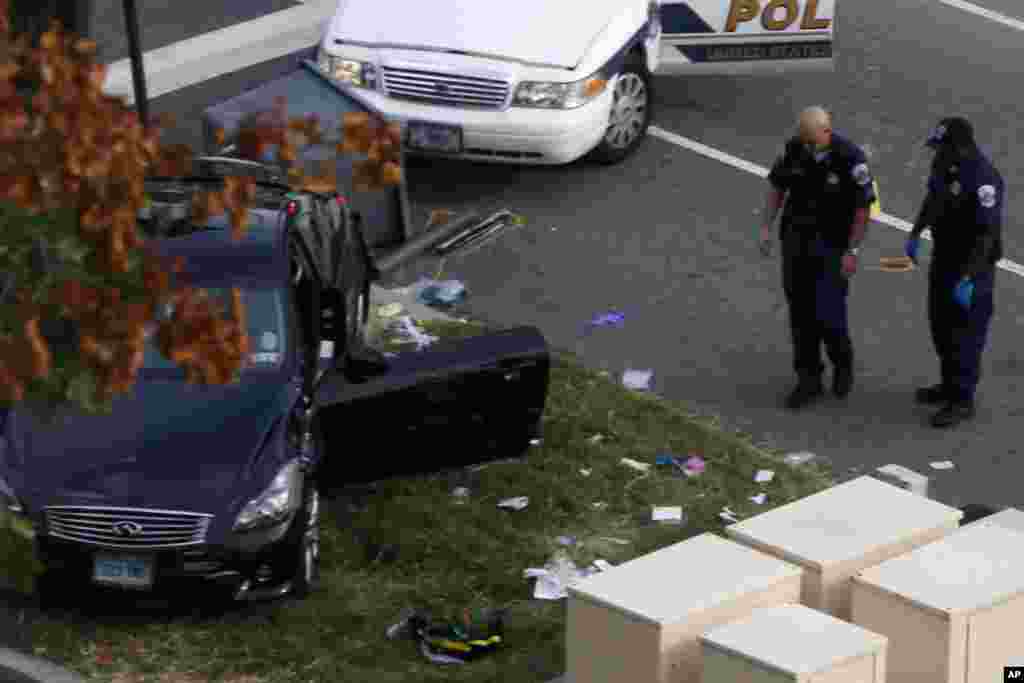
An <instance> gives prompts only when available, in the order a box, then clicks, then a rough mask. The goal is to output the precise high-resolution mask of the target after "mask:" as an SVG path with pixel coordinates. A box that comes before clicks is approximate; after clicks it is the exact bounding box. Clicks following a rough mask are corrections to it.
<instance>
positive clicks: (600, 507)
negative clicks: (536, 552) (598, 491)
mask: <svg viewBox="0 0 1024 683" xmlns="http://www.w3.org/2000/svg"><path fill="white" fill-rule="evenodd" d="M593 507H594V509H595V510H605V509H607V508H608V503H606V502H604V501H603V500H599V501H597V502H596V503H594V504H593Z"/></svg>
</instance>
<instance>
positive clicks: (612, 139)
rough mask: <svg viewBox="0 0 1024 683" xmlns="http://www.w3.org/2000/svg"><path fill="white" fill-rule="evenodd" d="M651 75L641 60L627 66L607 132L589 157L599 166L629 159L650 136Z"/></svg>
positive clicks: (618, 81)
mask: <svg viewBox="0 0 1024 683" xmlns="http://www.w3.org/2000/svg"><path fill="white" fill-rule="evenodd" d="M651 94H652V89H651V75H650V73H649V72H648V71H647V67H646V66H645V65H644V63H643V62H642V61H641V60H640V59H633V60H630V61H629V62H627V63H626V66H625V67H623V69H622V72H621V73H620V74H619V76H618V78H616V79H615V92H614V102H613V104H612V110H611V113H610V114H609V121H608V129H607V130H606V131H605V135H604V137H603V138H602V139H601V142H599V143H598V145H597V147H595V148H594V150H593V151H592V152H591V153H590V158H591V159H592V160H594V161H596V162H597V163H600V164H617V163H619V162H620V161H622V160H623V159H625V158H626V157H628V156H630V155H631V154H633V152H635V151H636V150H637V148H638V147H639V146H640V145H641V143H643V141H644V138H645V137H647V129H648V127H650V125H651V118H652V113H653V107H652V99H653V98H652V97H651Z"/></svg>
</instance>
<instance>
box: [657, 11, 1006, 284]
mask: <svg viewBox="0 0 1024 683" xmlns="http://www.w3.org/2000/svg"><path fill="white" fill-rule="evenodd" d="M945 1H946V0H942V2H945ZM648 132H649V133H650V134H651V135H653V136H654V137H656V138H661V139H662V140H664V141H665V142H668V143H671V144H673V145H675V146H677V147H682V148H683V149H688V150H690V151H691V152H696V153H697V154H700V155H701V156H705V157H707V158H709V159H713V160H715V161H717V162H719V163H722V164H726V165H728V166H732V167H733V168H738V169H739V170H741V171H746V172H747V173H750V174H752V175H756V176H759V177H761V178H767V177H768V169H767V168H765V167H764V166H758V165H757V164H753V163H751V162H749V161H747V160H745V159H740V158H739V157H735V156H733V155H731V154H729V153H727V152H723V151H721V150H718V149H715V148H714V147H708V146H707V145H705V144H702V143H700V142H697V141H696V140H691V139H690V138H684V137H683V136H682V135H677V134H675V133H671V132H669V131H667V130H665V129H663V128H658V127H657V126H651V127H650V128H648ZM872 220H873V221H874V222H876V223H882V224H883V225H888V226H889V227H890V228H896V229H897V230H902V231H903V232H910V231H911V230H912V229H913V228H914V225H913V223H908V222H907V221H905V220H903V219H902V218H897V217H896V216H890V215H889V214H887V213H882V214H879V215H878V216H876V217H875V218H873V219H872ZM921 236H922V237H923V238H924V239H927V240H930V239H931V235H930V234H928V231H927V230H925V231H924V233H923V234H922V235H921ZM996 265H997V266H998V267H999V268H1002V269H1003V270H1006V271H1009V272H1011V273H1013V274H1015V275H1019V276H1021V277H1024V266H1022V265H1021V264H1019V263H1015V262H1013V261H1010V260H1008V259H1001V260H1000V261H999V263H997V264H996Z"/></svg>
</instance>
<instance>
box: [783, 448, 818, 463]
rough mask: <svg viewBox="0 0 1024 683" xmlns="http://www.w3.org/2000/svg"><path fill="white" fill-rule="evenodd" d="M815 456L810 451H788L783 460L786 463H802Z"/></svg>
mask: <svg viewBox="0 0 1024 683" xmlns="http://www.w3.org/2000/svg"><path fill="white" fill-rule="evenodd" d="M816 457H817V456H816V455H814V453H811V452H810V451H801V452H800V453H790V454H789V455H787V456H786V457H785V458H783V460H785V461H786V464H787V465H803V464H804V463H805V462H810V461H811V460H814V458H816Z"/></svg>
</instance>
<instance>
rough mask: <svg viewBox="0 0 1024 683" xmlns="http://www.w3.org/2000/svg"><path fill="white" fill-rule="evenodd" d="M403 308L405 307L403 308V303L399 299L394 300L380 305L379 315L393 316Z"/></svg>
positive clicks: (383, 316) (378, 308)
mask: <svg viewBox="0 0 1024 683" xmlns="http://www.w3.org/2000/svg"><path fill="white" fill-rule="evenodd" d="M403 310H405V309H403V308H402V304H400V303H398V302H397V301H394V302H392V303H390V304H384V305H383V306H378V307H377V315H379V316H380V317H382V318H393V317H395V316H396V315H399V314H400V313H401V312H402V311H403Z"/></svg>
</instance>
